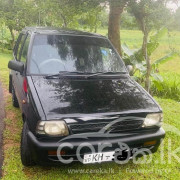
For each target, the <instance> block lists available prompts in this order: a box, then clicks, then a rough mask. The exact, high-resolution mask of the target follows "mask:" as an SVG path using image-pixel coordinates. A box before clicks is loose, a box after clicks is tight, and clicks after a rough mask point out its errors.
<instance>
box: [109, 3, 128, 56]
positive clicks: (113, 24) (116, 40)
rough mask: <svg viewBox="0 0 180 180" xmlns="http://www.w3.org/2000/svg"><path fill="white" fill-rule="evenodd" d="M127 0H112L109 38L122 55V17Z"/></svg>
mask: <svg viewBox="0 0 180 180" xmlns="http://www.w3.org/2000/svg"><path fill="white" fill-rule="evenodd" d="M126 3H127V1H123V0H122V1H120V2H119V1H110V12H109V27H108V38H109V39H110V41H111V42H112V44H113V45H114V47H115V48H116V50H117V51H118V52H119V54H120V55H122V49H121V40H120V18H121V14H122V12H123V9H124V7H125V5H126Z"/></svg>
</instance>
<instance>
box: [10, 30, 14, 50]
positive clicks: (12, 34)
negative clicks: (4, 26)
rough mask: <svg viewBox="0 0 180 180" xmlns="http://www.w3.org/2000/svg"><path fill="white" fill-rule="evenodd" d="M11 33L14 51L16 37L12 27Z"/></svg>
mask: <svg viewBox="0 0 180 180" xmlns="http://www.w3.org/2000/svg"><path fill="white" fill-rule="evenodd" d="M9 31H10V33H11V37H12V42H11V48H12V49H13V48H14V45H15V36H14V32H13V29H12V28H11V27H9Z"/></svg>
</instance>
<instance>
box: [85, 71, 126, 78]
mask: <svg viewBox="0 0 180 180" xmlns="http://www.w3.org/2000/svg"><path fill="white" fill-rule="evenodd" d="M108 74H109V75H116V74H126V72H112V71H110V72H97V73H94V74H91V75H88V76H86V78H89V77H94V76H99V75H108Z"/></svg>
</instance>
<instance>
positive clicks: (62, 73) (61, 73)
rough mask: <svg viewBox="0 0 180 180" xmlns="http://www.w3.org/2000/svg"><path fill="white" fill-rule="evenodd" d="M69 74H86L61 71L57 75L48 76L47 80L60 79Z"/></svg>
mask: <svg viewBox="0 0 180 180" xmlns="http://www.w3.org/2000/svg"><path fill="white" fill-rule="evenodd" d="M67 74H84V72H82V71H60V72H59V73H57V74H52V75H47V76H46V78H53V77H60V76H64V75H67Z"/></svg>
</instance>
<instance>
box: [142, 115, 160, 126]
mask: <svg viewBox="0 0 180 180" xmlns="http://www.w3.org/2000/svg"><path fill="white" fill-rule="evenodd" d="M162 122H163V114H162V113H153V114H148V115H147V116H146V118H145V120H144V123H143V127H150V126H159V127H161V126H162Z"/></svg>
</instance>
